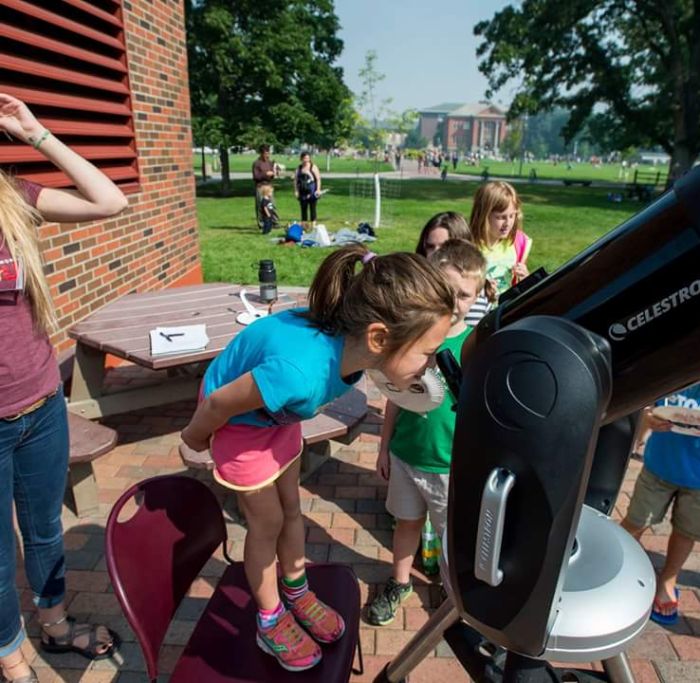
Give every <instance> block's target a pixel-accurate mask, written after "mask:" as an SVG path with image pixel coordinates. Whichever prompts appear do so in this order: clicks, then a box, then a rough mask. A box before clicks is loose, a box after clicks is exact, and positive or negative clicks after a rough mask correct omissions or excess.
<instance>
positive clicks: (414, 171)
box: [195, 159, 625, 192]
mask: <svg viewBox="0 0 700 683" xmlns="http://www.w3.org/2000/svg"><path fill="white" fill-rule="evenodd" d="M332 168H333V165H332V164H331V171H330V172H325V171H323V169H322V170H321V176H322V177H323V178H331V179H332V178H373V177H374V173H371V172H367V173H365V172H363V173H357V172H355V173H352V172H347V171H341V172H336V171H333V170H332ZM451 168H452V167H450V169H451ZM379 175H380V176H381V177H382V178H386V179H391V180H439V179H440V172H439V171H438V170H437V169H435V168H432V167H430V168H427V169H423V170H421V171H420V172H419V171H418V162H417V161H415V160H414V159H404V160H403V161H402V162H401V169H400V170H395V171H381V172H380V173H379ZM229 176H230V178H231V180H250V172H248V171H232V172H231V173H229ZM284 177H291V175H290V171H289V169H287V171H285V172H284ZM195 178H196V181H197V183H198V184H202V180H201V174H199V173H196V174H195ZM219 180H221V173H220V172H218V171H216V172H213V173H210V174H209V176H208V179H207V181H206V182H207V183H210V182H217V181H219ZM481 180H482V176H481V174H479V175H468V174H466V173H454V172H452V171H451V170H450V171H448V174H447V181H448V182H463V183H464V182H481ZM492 180H505V181H507V182H509V183H515V184H520V183H533V184H535V185H550V186H555V187H564V178H540V179H538V180H536V181H532V180H530V179H529V178H527V177H525V176H497V177H493V178H492ZM574 182H575V183H578V181H574ZM591 185H592V186H593V187H604V188H608V189H615V190H618V191H619V192H622V191H624V188H625V183H624V182H617V183H615V182H612V181H607V180H593V181H591ZM251 187H252V181H251Z"/></svg>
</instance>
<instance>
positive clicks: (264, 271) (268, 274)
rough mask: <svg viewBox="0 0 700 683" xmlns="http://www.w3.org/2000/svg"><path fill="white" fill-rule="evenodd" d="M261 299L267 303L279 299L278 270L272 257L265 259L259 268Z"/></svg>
mask: <svg viewBox="0 0 700 683" xmlns="http://www.w3.org/2000/svg"><path fill="white" fill-rule="evenodd" d="M258 280H259V281H260V300H261V301H263V302H265V303H270V302H271V301H276V300H277V271H276V270H275V264H274V262H273V261H272V259H263V260H262V261H260V267H259V268H258Z"/></svg>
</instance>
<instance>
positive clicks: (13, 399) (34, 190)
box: [0, 180, 60, 418]
mask: <svg viewBox="0 0 700 683" xmlns="http://www.w3.org/2000/svg"><path fill="white" fill-rule="evenodd" d="M17 184H18V186H19V189H20V191H21V192H22V193H23V194H24V196H25V199H26V200H27V202H28V203H29V204H31V205H32V206H36V200H37V197H38V196H39V193H40V192H41V190H42V187H41V185H37V184H36V183H31V182H29V181H27V180H19V181H18V182H17ZM0 245H2V246H0V418H2V417H9V416H11V415H15V414H16V413H18V412H20V411H21V410H22V409H23V408H26V407H27V406H30V405H31V404H32V403H34V402H35V401H38V400H39V399H40V398H42V397H43V396H47V395H48V394H50V393H51V392H52V391H55V389H56V387H57V386H58V384H59V382H60V375H59V372H58V363H57V362H56V356H55V355H54V351H53V347H52V346H51V343H50V342H49V338H48V336H47V335H46V334H45V333H43V332H41V331H39V330H38V329H37V328H36V326H35V325H34V320H33V317H32V307H31V304H30V302H29V299H28V297H27V296H26V292H25V291H24V290H23V289H21V288H19V286H20V285H21V281H22V279H23V275H22V273H21V266H18V264H16V263H15V262H14V260H13V259H12V257H11V256H10V251H9V249H8V248H7V244H6V243H5V240H4V239H3V237H2V233H1V231H0Z"/></svg>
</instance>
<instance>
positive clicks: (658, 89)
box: [474, 0, 700, 176]
mask: <svg viewBox="0 0 700 683" xmlns="http://www.w3.org/2000/svg"><path fill="white" fill-rule="evenodd" d="M474 33H475V34H476V35H477V36H482V37H483V42H482V43H481V44H480V45H479V48H478V50H477V56H478V57H479V58H481V61H480V63H479V69H480V71H481V72H482V73H483V74H484V75H485V76H486V77H487V78H488V79H489V92H487V96H490V95H491V93H492V92H493V91H495V90H498V89H500V88H501V87H502V86H504V85H505V84H506V83H507V82H508V81H509V80H511V79H513V78H520V79H521V81H520V84H519V85H518V87H517V91H516V95H515V98H514V100H513V103H512V104H511V107H510V111H509V116H510V117H512V118H514V117H517V116H519V115H521V114H523V113H536V112H538V111H546V110H549V109H552V108H554V107H557V106H559V107H563V108H565V109H567V110H569V111H570V112H571V116H570V118H569V120H568V122H567V124H566V127H565V129H564V134H565V137H566V139H567V141H570V140H571V139H572V138H573V136H574V135H575V134H576V133H577V132H578V131H581V130H582V129H583V128H584V127H585V125H586V124H587V122H589V121H590V120H591V119H593V120H594V121H596V123H597V125H598V127H600V128H605V129H606V130H607V131H608V137H609V139H613V138H614V139H615V141H616V146H617V148H618V149H622V148H626V147H628V146H630V145H652V146H654V145H659V146H661V147H662V148H663V149H665V150H666V151H667V152H668V154H669V155H670V156H671V173H670V174H669V175H670V176H677V175H678V174H679V173H682V172H685V171H686V170H688V169H689V168H690V167H691V166H692V165H693V162H694V161H695V160H696V159H697V157H698V154H699V153H700V3H699V2H698V0H664V1H663V2H657V1H656V0H569V1H568V2H560V1H559V0H524V1H523V2H522V4H520V5H519V6H518V7H512V6H509V7H506V8H505V9H503V10H501V11H500V12H498V13H496V14H495V15H494V17H493V18H492V19H491V20H490V21H483V22H480V23H479V24H477V25H476V26H475V27H474Z"/></svg>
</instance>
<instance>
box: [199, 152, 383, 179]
mask: <svg viewBox="0 0 700 683" xmlns="http://www.w3.org/2000/svg"><path fill="white" fill-rule="evenodd" d="M256 159H257V155H255V154H229V157H228V161H229V164H230V166H231V171H232V172H234V173H250V171H251V167H252V165H253V162H254V161H255V160H256ZM272 159H273V161H276V162H277V163H278V164H282V165H283V166H285V168H286V170H287V172H288V173H291V172H292V171H293V170H294V169H295V168H296V167H297V166H298V165H299V156H298V155H294V156H289V155H284V154H273V155H272ZM314 162H315V163H316V164H317V165H318V167H319V168H320V169H321V173H322V174H323V173H324V172H325V170H326V155H325V154H322V155H319V156H317V157H314ZM192 163H193V167H194V172H195V173H196V174H197V175H199V174H201V172H202V155H201V154H194V155H193V156H192ZM207 163H208V164H209V167H210V168H213V169H214V170H216V171H218V170H219V166H218V164H219V159H218V157H217V158H214V155H213V154H209V155H207ZM393 170H394V169H393V167H392V166H391V164H385V163H384V162H380V163H379V167H378V168H377V164H376V163H375V162H374V161H372V160H371V159H345V158H342V157H341V158H339V159H331V172H333V173H373V172H375V171H393Z"/></svg>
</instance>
